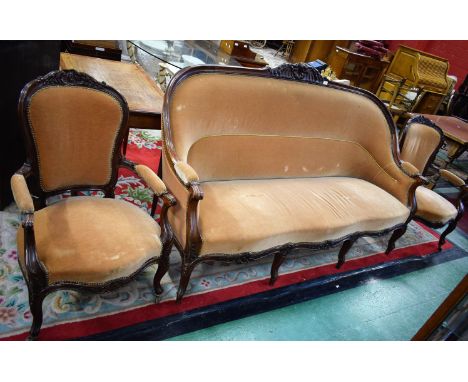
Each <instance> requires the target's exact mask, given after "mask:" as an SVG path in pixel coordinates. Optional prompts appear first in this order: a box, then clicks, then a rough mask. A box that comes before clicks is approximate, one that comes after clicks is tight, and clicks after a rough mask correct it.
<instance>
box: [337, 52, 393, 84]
mask: <svg viewBox="0 0 468 382" xmlns="http://www.w3.org/2000/svg"><path fill="white" fill-rule="evenodd" d="M329 64H330V66H331V68H332V69H333V71H334V72H335V74H336V77H337V78H339V79H346V80H349V81H350V83H351V85H352V86H357V87H359V88H362V89H366V90H369V91H371V92H372V93H375V92H376V91H377V89H378V88H379V85H380V82H381V80H382V77H383V75H384V73H385V70H386V69H387V67H388V65H389V62H388V61H385V60H378V59H375V58H372V57H369V56H365V55H363V54H359V53H355V52H351V51H350V50H348V49H345V48H342V47H339V46H337V47H336V48H335V51H334V53H333V55H332V56H331V59H330V60H329Z"/></svg>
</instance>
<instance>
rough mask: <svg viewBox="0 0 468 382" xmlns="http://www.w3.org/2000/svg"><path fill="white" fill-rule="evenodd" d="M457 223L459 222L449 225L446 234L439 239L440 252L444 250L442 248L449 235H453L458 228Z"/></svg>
mask: <svg viewBox="0 0 468 382" xmlns="http://www.w3.org/2000/svg"><path fill="white" fill-rule="evenodd" d="M457 223H458V220H454V221H452V222H451V223H450V224H449V225H448V227H447V229H446V230H445V231H444V232H442V234H441V235H440V238H439V251H440V250H442V246H443V245H444V244H445V238H446V237H447V235H448V234H449V233H451V232H452V231H453V230H454V229H455V228H456V226H457Z"/></svg>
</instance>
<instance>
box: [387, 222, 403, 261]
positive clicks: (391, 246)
mask: <svg viewBox="0 0 468 382" xmlns="http://www.w3.org/2000/svg"><path fill="white" fill-rule="evenodd" d="M405 232H406V225H405V226H404V227H400V228H397V229H396V230H395V231H393V234H392V236H391V237H390V240H389V241H388V246H387V250H386V251H385V254H386V255H388V254H390V252H392V251H393V250H394V249H395V242H396V241H397V240H398V239H399V238H400V237H402V236H403V234H404V233H405Z"/></svg>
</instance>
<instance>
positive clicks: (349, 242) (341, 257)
mask: <svg viewBox="0 0 468 382" xmlns="http://www.w3.org/2000/svg"><path fill="white" fill-rule="evenodd" d="M355 241H356V238H353V239H347V240H345V241H344V242H343V245H342V246H341V248H340V252H339V253H338V262H337V263H336V266H335V267H336V269H340V268H341V266H342V265H343V264H344V262H345V260H346V254H347V253H348V252H349V250H350V249H351V247H352V246H353V244H354V242H355Z"/></svg>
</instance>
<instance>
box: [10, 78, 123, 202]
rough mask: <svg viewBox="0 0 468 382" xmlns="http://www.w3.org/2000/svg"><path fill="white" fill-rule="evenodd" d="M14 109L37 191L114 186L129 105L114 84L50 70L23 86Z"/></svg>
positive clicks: (53, 191)
mask: <svg viewBox="0 0 468 382" xmlns="http://www.w3.org/2000/svg"><path fill="white" fill-rule="evenodd" d="M18 112H19V117H20V120H21V121H22V125H23V130H24V133H25V138H26V144H27V151H28V156H27V157H28V159H27V160H28V162H29V164H30V165H32V167H33V171H34V173H35V175H36V176H35V178H37V179H36V181H37V182H38V183H39V187H40V190H41V192H42V193H44V194H53V193H57V192H61V191H64V190H73V189H103V190H104V189H108V188H109V187H113V186H115V183H116V180H117V170H118V166H117V164H118V161H119V159H120V155H121V154H120V147H121V144H122V140H123V137H124V133H125V129H127V128H128V127H127V119H128V106H127V103H126V101H125V99H124V98H123V97H122V96H121V95H120V94H119V93H118V92H117V91H116V90H115V89H113V88H111V87H110V86H107V85H105V84H104V83H100V82H98V81H96V80H95V79H94V78H92V77H90V76H89V75H87V74H84V73H78V72H76V71H74V70H69V71H68V70H67V71H54V72H51V73H49V74H47V75H45V76H43V77H39V78H38V79H36V80H34V81H32V82H30V83H29V84H27V85H26V86H25V87H24V89H23V90H22V92H21V96H20V101H19V105H18Z"/></svg>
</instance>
